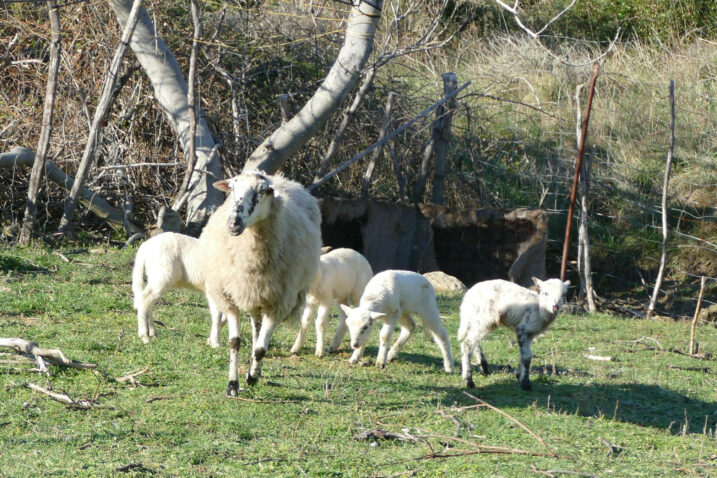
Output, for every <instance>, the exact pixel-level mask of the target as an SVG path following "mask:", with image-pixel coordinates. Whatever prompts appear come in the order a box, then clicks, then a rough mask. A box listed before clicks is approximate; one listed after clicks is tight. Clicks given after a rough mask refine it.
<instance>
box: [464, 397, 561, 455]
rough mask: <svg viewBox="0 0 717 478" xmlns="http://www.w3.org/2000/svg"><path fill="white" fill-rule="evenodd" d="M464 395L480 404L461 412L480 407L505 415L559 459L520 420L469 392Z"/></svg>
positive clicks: (470, 406) (465, 408)
mask: <svg viewBox="0 0 717 478" xmlns="http://www.w3.org/2000/svg"><path fill="white" fill-rule="evenodd" d="M463 394H464V395H467V396H469V397H471V398H472V399H473V400H475V401H476V402H478V404H477V405H469V406H467V407H461V408H460V410H468V409H471V408H480V407H486V408H490V409H491V410H493V411H496V412H498V413H500V414H501V415H503V416H504V417H506V418H507V419H508V420H510V421H512V422H513V423H515V424H516V425H518V426H519V427H520V428H522V429H523V430H525V431H526V432H527V433H528V434H529V435H530V436H532V437H533V438H535V439H536V440H538V442H540V444H541V445H543V446H544V447H545V449H546V450H548V452H550V456H554V457H557V456H558V454H557V453H555V452H554V451H553V449H552V448H550V447H549V446H548V444H547V443H545V441H544V440H543V439H542V438H540V437H539V436H538V435H537V434H536V433H535V432H534V431H533V430H531V429H530V428H528V427H527V426H525V425H523V424H522V423H521V422H520V421H519V420H518V419H516V418H514V417H512V416H511V415H509V414H508V413H506V412H504V411H503V410H501V409H500V408H497V407H494V406H493V405H491V404H490V403H488V402H486V401H485V400H483V399H481V398H478V397H476V396H475V395H471V394H470V393H468V392H466V391H464V392H463Z"/></svg>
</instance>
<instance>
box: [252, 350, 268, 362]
mask: <svg viewBox="0 0 717 478" xmlns="http://www.w3.org/2000/svg"><path fill="white" fill-rule="evenodd" d="M265 355H266V349H265V348H264V347H257V348H255V349H254V358H255V359H256V360H261V359H263V358H264V356H265Z"/></svg>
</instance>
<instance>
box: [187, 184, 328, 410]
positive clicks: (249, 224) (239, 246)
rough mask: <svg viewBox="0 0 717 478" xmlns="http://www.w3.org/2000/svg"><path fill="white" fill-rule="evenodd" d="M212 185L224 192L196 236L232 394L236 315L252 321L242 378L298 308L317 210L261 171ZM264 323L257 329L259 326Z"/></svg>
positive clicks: (293, 187) (308, 275)
mask: <svg viewBox="0 0 717 478" xmlns="http://www.w3.org/2000/svg"><path fill="white" fill-rule="evenodd" d="M214 187H216V188H217V189H220V190H222V191H225V192H227V193H228V194H229V195H228V197H227V199H226V201H225V202H224V204H222V205H221V206H220V207H219V208H218V209H217V210H216V211H215V212H214V214H212V216H211V217H210V218H209V222H208V223H207V225H206V227H205V228H204V230H203V231H202V234H201V236H200V237H199V247H200V248H201V250H202V254H203V256H204V260H205V265H204V268H205V270H207V271H208V272H207V274H206V280H205V286H206V292H207V295H208V296H209V297H211V299H212V300H213V301H214V303H215V304H216V306H217V309H218V310H219V311H220V312H222V313H223V314H224V315H225V316H226V319H227V325H228V326H229V383H228V385H227V392H226V393H227V395H229V396H236V394H237V390H238V387H239V384H238V380H237V372H238V370H237V367H238V352H239V313H240V311H242V310H243V311H248V312H249V314H250V316H251V319H252V343H253V348H252V359H251V365H250V367H249V371H248V372H247V376H246V379H247V383H248V384H249V385H254V384H255V383H256V381H257V380H258V378H259V376H260V375H261V366H262V360H263V358H264V355H265V354H266V351H267V349H268V347H269V341H270V339H271V334H272V333H273V331H274V328H275V327H276V326H277V325H279V324H280V323H282V322H284V321H285V320H286V319H288V318H290V317H295V316H298V314H299V312H300V311H301V310H302V309H303V307H304V304H305V300H306V294H307V292H308V291H309V288H310V287H311V282H312V281H313V279H314V276H315V275H316V271H317V269H318V267H319V255H320V252H321V213H320V211H319V205H318V202H317V200H316V198H314V197H313V196H311V195H310V194H309V193H308V192H307V191H306V190H305V189H304V188H303V187H302V186H301V185H300V184H299V183H296V182H294V181H290V180H288V179H286V178H284V177H282V176H278V175H277V176H270V175H265V174H263V173H260V172H258V171H251V172H245V173H242V174H240V175H239V176H235V177H233V178H231V179H228V180H225V181H217V182H216V183H214ZM260 324H261V328H260V329H259V325H260Z"/></svg>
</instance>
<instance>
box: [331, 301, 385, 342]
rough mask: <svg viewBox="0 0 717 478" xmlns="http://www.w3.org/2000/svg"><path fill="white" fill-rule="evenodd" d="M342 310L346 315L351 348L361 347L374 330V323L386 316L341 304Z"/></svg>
mask: <svg viewBox="0 0 717 478" xmlns="http://www.w3.org/2000/svg"><path fill="white" fill-rule="evenodd" d="M341 309H342V310H343V311H344V313H345V314H346V326H347V327H348V329H349V335H350V336H351V347H352V348H354V349H357V348H359V347H361V346H362V345H363V344H364V342H366V339H367V338H368V336H369V335H370V334H371V330H373V325H374V322H375V321H376V320H378V319H380V318H382V317H385V316H386V314H382V313H380V312H371V311H370V310H367V309H364V308H361V307H353V308H352V307H349V306H347V305H343V304H341Z"/></svg>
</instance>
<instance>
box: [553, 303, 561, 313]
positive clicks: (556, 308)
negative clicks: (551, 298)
mask: <svg viewBox="0 0 717 478" xmlns="http://www.w3.org/2000/svg"><path fill="white" fill-rule="evenodd" d="M559 308H560V306H558V304H555V305H554V306H553V312H557V311H558V309H559Z"/></svg>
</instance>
